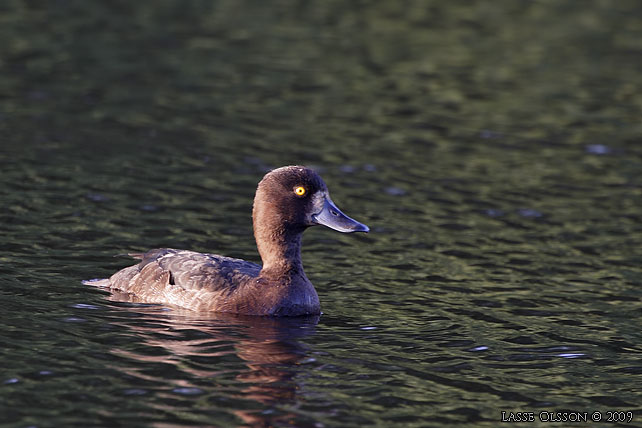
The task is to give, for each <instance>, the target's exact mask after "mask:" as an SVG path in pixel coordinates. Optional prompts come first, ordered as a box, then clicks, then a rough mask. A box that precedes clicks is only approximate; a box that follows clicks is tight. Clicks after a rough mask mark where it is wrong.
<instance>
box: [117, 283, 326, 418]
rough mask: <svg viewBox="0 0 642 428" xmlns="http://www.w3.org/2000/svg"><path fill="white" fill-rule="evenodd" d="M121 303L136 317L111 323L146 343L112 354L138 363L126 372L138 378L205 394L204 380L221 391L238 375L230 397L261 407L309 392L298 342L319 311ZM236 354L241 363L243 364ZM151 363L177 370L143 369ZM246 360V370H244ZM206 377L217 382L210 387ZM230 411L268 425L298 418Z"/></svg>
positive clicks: (305, 354) (122, 297)
mask: <svg viewBox="0 0 642 428" xmlns="http://www.w3.org/2000/svg"><path fill="white" fill-rule="evenodd" d="M109 300H111V301H115V302H121V303H122V302H130V303H139V302H137V301H136V298H135V297H134V296H131V295H128V294H123V293H112V295H111V296H110V297H109ZM119 306H121V307H122V309H123V310H126V311H128V312H132V313H135V314H136V318H135V319H129V320H127V321H126V322H123V321H122V318H119V320H118V321H116V322H113V323H112V325H113V324H118V325H121V326H123V327H126V328H127V329H128V330H130V331H133V332H135V333H136V336H138V338H139V339H138V340H139V344H142V345H143V347H142V348H141V347H138V346H136V348H137V349H141V352H136V351H132V350H131V349H125V347H123V346H119V347H116V348H114V349H113V351H112V352H113V353H114V354H116V355H119V356H121V357H125V358H127V359H129V360H134V361H135V364H134V365H133V366H132V367H131V368H128V369H127V371H128V373H127V374H129V375H131V376H134V377H136V378H137V379H141V380H143V381H144V382H146V383H147V382H153V383H154V384H158V382H159V381H160V382H165V383H167V384H169V385H170V386H171V388H172V389H173V390H175V391H183V392H187V393H188V394H189V392H190V391H193V392H194V393H195V394H199V393H200V392H204V391H202V390H203V389H204V388H203V385H204V383H203V382H202V381H203V380H205V385H206V386H207V389H208V390H211V389H212V388H214V389H215V388H217V383H218V382H217V379H225V380H227V379H229V378H230V375H231V374H232V380H233V381H237V382H239V383H236V385H233V387H232V388H230V389H227V386H228V385H226V392H225V394H227V395H228V397H231V398H239V399H241V400H252V401H255V402H258V403H261V404H262V405H263V406H260V407H262V408H265V407H266V406H265V405H267V406H271V405H275V404H277V405H280V404H286V405H287V404H294V403H295V402H296V401H297V398H296V395H297V393H300V391H301V390H303V389H304V385H301V384H300V383H301V381H300V380H297V379H296V375H297V370H296V366H297V364H299V363H300V362H301V361H302V360H304V359H307V357H308V352H307V350H306V347H305V345H304V344H303V343H301V341H300V340H301V339H302V338H304V337H305V336H309V335H312V334H314V333H315V327H316V325H317V323H318V321H319V316H318V315H314V316H307V317H291V318H271V317H257V316H239V315H234V314H215V313H207V314H203V313H195V312H191V311H187V310H181V309H174V308H172V309H171V310H168V309H167V308H165V307H162V306H157V305H144V306H139V305H136V306H131V307H129V306H125V307H123V306H122V304H121V305H119ZM234 356H236V357H238V358H240V359H241V360H242V364H241V365H240V364H239V363H238V360H235V359H234ZM230 357H232V360H233V364H231V363H230ZM139 363H143V364H139ZM153 364H171V365H172V366H173V369H172V370H163V372H167V374H168V375H169V377H170V378H169V379H168V378H164V379H159V378H158V377H159V375H158V370H156V369H151V370H145V368H144V367H145V366H150V365H153ZM243 365H244V366H245V369H241V370H239V366H243ZM165 367H166V366H165ZM174 369H175V370H174ZM120 370H122V367H121V368H120ZM177 373H178V375H177ZM161 376H163V375H161ZM207 379H212V380H214V381H213V382H211V383H210V384H208V383H207ZM226 384H227V382H226ZM242 385H246V386H244V387H243V386H242ZM204 393H205V392H204ZM162 395H164V394H162ZM156 396H157V397H158V396H159V394H158V393H157V394H156ZM163 401H164V400H160V402H157V403H155V405H160V407H165V406H164V405H163V404H161V403H162V402H163ZM248 407H253V408H256V406H248ZM163 410H165V411H168V410H169V409H167V408H164V409H163ZM229 410H230V411H232V412H233V413H234V414H235V415H236V416H237V417H239V418H241V419H242V420H243V421H244V422H245V423H246V424H249V425H251V426H264V425H265V426H268V425H272V424H273V423H274V422H276V421H277V420H283V419H285V420H287V419H291V418H292V417H294V415H292V414H283V413H280V412H277V413H274V412H261V411H256V410H244V409H236V410H234V409H229ZM278 413H280V414H278Z"/></svg>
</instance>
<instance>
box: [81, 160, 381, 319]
mask: <svg viewBox="0 0 642 428" xmlns="http://www.w3.org/2000/svg"><path fill="white" fill-rule="evenodd" d="M252 219H253V225H254V237H255V239H256V243H257V247H258V250H259V254H260V255H261V259H262V261H263V266H259V265H257V264H254V263H251V262H247V261H244V260H240V259H233V258H229V257H223V256H218V255H214V254H203V253H197V252H194V251H187V250H174V249H170V248H163V249H155V250H151V251H148V252H146V253H143V254H132V256H133V257H136V258H139V259H141V261H140V263H138V264H136V265H134V266H130V267H127V268H124V269H122V270H120V271H118V272H116V273H115V274H114V275H112V276H111V277H110V278H108V279H103V280H90V281H85V283H86V284H90V285H96V286H100V287H108V288H111V289H114V290H119V291H122V292H126V293H130V294H133V295H135V296H136V297H137V298H139V299H140V300H142V301H146V302H150V303H165V304H170V305H176V306H180V307H184V308H188V309H192V310H197V311H214V312H233V313H239V314H246V315H276V316H295V315H308V314H318V313H320V310H321V308H320V304H319V297H318V295H317V293H316V290H315V289H314V286H313V285H312V283H311V282H310V281H309V280H308V278H307V277H306V275H305V272H304V271H303V265H302V262H301V236H302V234H303V231H304V230H305V229H306V228H308V227H309V226H313V225H316V224H323V225H325V226H328V227H331V228H333V229H335V230H338V231H341V232H368V230H369V229H368V227H367V226H365V225H363V224H361V223H359V222H357V221H355V220H353V219H351V218H350V217H347V216H346V215H345V214H343V213H342V212H341V211H340V210H339V209H338V208H337V207H336V206H335V205H334V203H333V202H332V200H331V199H330V196H329V193H328V189H327V187H326V185H325V183H324V182H323V180H322V179H321V177H320V176H319V175H318V174H316V173H315V172H314V171H312V170H311V169H309V168H305V167H301V166H289V167H283V168H278V169H275V170H273V171H271V172H269V173H268V174H266V175H265V177H263V179H262V180H261V182H260V183H259V185H258V188H257V191H256V196H255V198H254V208H253V211H252Z"/></svg>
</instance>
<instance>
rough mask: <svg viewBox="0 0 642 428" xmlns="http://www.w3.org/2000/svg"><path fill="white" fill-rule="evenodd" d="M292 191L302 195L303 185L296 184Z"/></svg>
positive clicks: (303, 193) (303, 191)
mask: <svg viewBox="0 0 642 428" xmlns="http://www.w3.org/2000/svg"><path fill="white" fill-rule="evenodd" d="M294 193H295V194H296V195H297V196H303V195H305V187H303V186H297V187H295V188H294Z"/></svg>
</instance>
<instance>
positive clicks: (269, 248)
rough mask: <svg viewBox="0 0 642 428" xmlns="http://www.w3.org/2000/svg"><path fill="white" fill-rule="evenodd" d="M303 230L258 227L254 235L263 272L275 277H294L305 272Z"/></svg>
mask: <svg viewBox="0 0 642 428" xmlns="http://www.w3.org/2000/svg"><path fill="white" fill-rule="evenodd" d="M302 236H303V231H298V232H286V231H285V230H283V228H275V229H270V228H258V229H257V228H256V227H255V229H254V237H255V238H256V246H257V248H258V249H259V254H260V255H261V260H263V269H262V270H261V274H262V275H264V276H270V277H275V278H283V277H293V276H297V275H301V276H303V277H305V273H304V272H303V262H302V261H301V238H302Z"/></svg>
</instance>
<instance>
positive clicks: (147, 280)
mask: <svg viewBox="0 0 642 428" xmlns="http://www.w3.org/2000/svg"><path fill="white" fill-rule="evenodd" d="M130 255H131V256H133V257H136V258H139V259H141V262H140V263H139V264H137V265H134V266H130V267H127V268H125V269H122V270H120V271H118V272H116V273H115V274H114V275H112V277H111V278H110V279H109V283H110V284H109V286H110V287H111V288H114V289H117V290H121V291H124V292H127V293H132V294H135V295H136V296H137V297H139V298H140V299H142V300H144V301H147V302H150V303H169V304H174V305H177V306H182V307H187V308H191V309H196V310H205V309H207V310H215V309H216V307H215V306H216V305H218V304H223V303H224V301H225V300H226V299H227V298H228V297H229V296H230V295H232V294H233V293H234V292H235V291H236V290H237V288H238V287H239V286H242V284H246V283H248V282H250V281H252V279H253V278H255V277H257V276H258V274H259V272H260V270H261V267H260V266H259V265H256V264H254V263H250V262H247V261H244V260H240V259H233V258H230V257H222V256H218V255H214V254H204V253H197V252H194V251H186V250H175V249H171V248H162V249H155V250H151V251H148V252H146V253H142V254H130Z"/></svg>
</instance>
